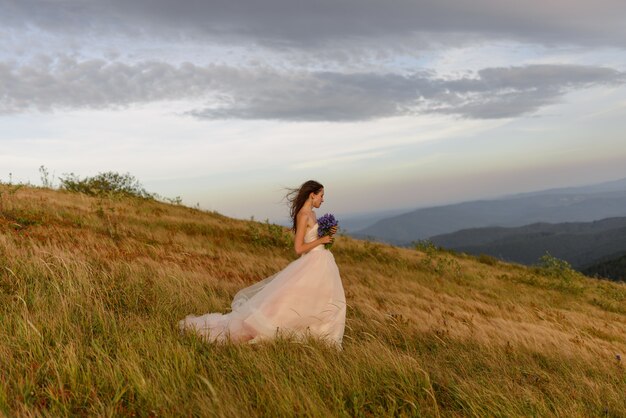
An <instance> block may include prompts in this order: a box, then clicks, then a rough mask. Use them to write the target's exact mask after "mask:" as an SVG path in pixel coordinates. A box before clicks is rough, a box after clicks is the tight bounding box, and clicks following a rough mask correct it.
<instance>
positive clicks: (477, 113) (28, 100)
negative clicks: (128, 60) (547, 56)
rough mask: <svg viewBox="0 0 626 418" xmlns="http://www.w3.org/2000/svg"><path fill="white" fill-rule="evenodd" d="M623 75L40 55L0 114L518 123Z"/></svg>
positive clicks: (21, 69)
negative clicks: (280, 66)
mask: <svg viewBox="0 0 626 418" xmlns="http://www.w3.org/2000/svg"><path fill="white" fill-rule="evenodd" d="M624 83H626V75H625V73H622V72H619V71H617V70H614V69H611V68H604V67H591V66H578V65H531V66H524V67H510V68H487V69H483V70H481V71H478V72H477V73H475V74H470V75H469V76H465V77H463V78H457V79H443V78H438V77H437V76H436V75H435V74H434V73H432V72H416V73H413V74H408V75H407V74H392V73H339V72H307V71H277V70H275V69H270V68H264V67H258V68H257V67H255V68H236V67H231V66H224V65H210V66H202V67H201V66H197V65H194V64H190V63H186V64H182V65H178V66H176V65H171V64H168V63H163V62H141V63H137V64H125V63H120V62H108V61H104V60H88V61H78V60H76V59H74V58H71V57H67V56H61V57H56V58H54V59H52V58H49V57H39V59H38V60H36V61H33V62H30V63H29V64H22V65H20V64H16V63H13V64H9V63H0V113H5V114H7V113H15V112H27V111H33V110H39V111H55V110H63V109H76V108H120V107H125V106H128V105H132V104H136V103H149V102H153V101H160V100H177V99H193V100H194V101H199V102H204V103H206V105H205V106H204V107H201V108H197V109H192V110H190V111H189V112H187V114H189V115H192V116H194V117H197V118H201V119H275V120H290V121H359V120H369V119H376V118H382V117H389V116H400V115H409V114H419V113H445V114H456V115H460V116H463V117H469V118H502V117H514V116H519V115H522V114H526V113H529V112H533V111H536V110H537V109H539V108H540V107H542V106H545V105H547V104H551V103H554V102H557V101H558V100H559V99H560V98H561V97H562V96H563V95H564V94H566V93H567V92H569V91H573V90H576V89H583V88H588V87H592V86H596V85H607V84H613V85H620V84H624Z"/></svg>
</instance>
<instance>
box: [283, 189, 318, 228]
mask: <svg viewBox="0 0 626 418" xmlns="http://www.w3.org/2000/svg"><path fill="white" fill-rule="evenodd" d="M323 188H324V186H322V184H321V183H318V182H317V181H315V180H309V181H305V182H304V183H302V186H300V187H298V188H297V189H287V190H289V192H288V193H287V196H285V197H286V198H287V201H288V202H289V203H290V204H291V208H290V210H289V215H290V216H291V220H292V221H293V227H292V228H291V229H293V231H294V232H295V231H296V224H297V219H296V217H297V216H298V212H300V209H302V206H304V203H305V202H306V200H307V199H308V198H309V195H310V194H311V193H315V194H318V193H319V192H320V191H321V190H322V189H323Z"/></svg>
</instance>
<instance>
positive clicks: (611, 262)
mask: <svg viewBox="0 0 626 418" xmlns="http://www.w3.org/2000/svg"><path fill="white" fill-rule="evenodd" d="M582 272H583V273H584V274H586V275H587V276H597V277H605V278H607V279H611V280H619V281H624V282H626V254H622V255H620V256H618V257H615V258H610V259H608V260H602V261H598V262H597V263H594V264H592V265H590V266H588V267H586V268H584V269H583V270H582Z"/></svg>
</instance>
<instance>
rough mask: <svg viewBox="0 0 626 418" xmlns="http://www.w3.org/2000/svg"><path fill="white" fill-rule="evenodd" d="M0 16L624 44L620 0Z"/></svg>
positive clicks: (286, 2)
mask: <svg viewBox="0 0 626 418" xmlns="http://www.w3.org/2000/svg"><path fill="white" fill-rule="evenodd" d="M0 9H2V10H3V13H2V16H3V17H0V22H3V23H4V24H5V25H9V26H12V27H20V26H28V25H35V26H37V27H39V28H42V29H44V30H47V31H51V32H63V31H73V32H75V33H83V32H88V31H91V32H95V33H105V32H107V33H111V32H119V33H126V34H133V35H137V34H145V35H146V36H159V35H162V36H167V37H172V36H174V37H180V38H185V37H189V36H201V37H203V38H205V39H211V40H217V41H220V40H226V39H230V40H233V41H237V40H239V41H240V40H246V41H253V42H259V43H263V44H264V45H270V46H272V47H275V48H282V47H294V46H295V47H307V46H312V45H329V44H334V45H336V43H337V42H349V41H351V40H355V39H366V40H367V39H369V40H372V39H381V38H386V37H392V38H394V39H395V40H396V41H398V40H402V39H405V40H406V39H408V38H412V37H418V38H424V37H426V38H429V39H430V41H432V42H440V41H441V40H444V39H448V40H454V39H456V40H459V39H462V38H467V35H465V36H462V37H459V34H472V36H478V37H481V36H482V37H490V38H493V37H497V38H499V39H500V38H510V39H518V40H522V41H530V42H538V43H543V44H551V43H565V44H579V45H610V46H618V47H626V24H625V22H624V16H626V2H624V1H623V0H596V1H594V2H590V1H588V0H569V1H567V2H546V1H544V0H528V1H525V2H503V1H501V0H475V1H472V2H459V1H457V0H394V1H380V0H316V1H293V0H265V1H262V2H261V1H257V0H247V1H242V0H212V1H206V0H179V1H176V2H173V1H171V0H109V1H99V0H46V1H41V0H39V1H37V0H0Z"/></svg>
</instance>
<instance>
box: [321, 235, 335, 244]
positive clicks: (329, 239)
mask: <svg viewBox="0 0 626 418" xmlns="http://www.w3.org/2000/svg"><path fill="white" fill-rule="evenodd" d="M334 241H335V237H333V236H332V235H324V236H323V237H321V238H320V244H332V243H333V242H334Z"/></svg>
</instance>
